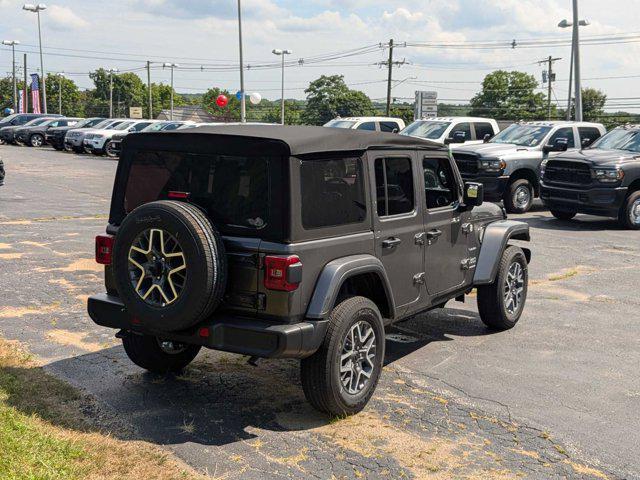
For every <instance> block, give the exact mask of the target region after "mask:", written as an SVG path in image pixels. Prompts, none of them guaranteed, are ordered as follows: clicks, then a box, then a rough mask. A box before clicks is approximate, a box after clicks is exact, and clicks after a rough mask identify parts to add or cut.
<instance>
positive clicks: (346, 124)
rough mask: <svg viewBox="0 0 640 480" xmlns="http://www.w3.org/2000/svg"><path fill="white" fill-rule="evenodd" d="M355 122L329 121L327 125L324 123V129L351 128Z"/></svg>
mask: <svg viewBox="0 0 640 480" xmlns="http://www.w3.org/2000/svg"><path fill="white" fill-rule="evenodd" d="M355 124H356V122H353V121H351V120H331V121H330V122H328V123H325V125H324V126H325V127H329V128H353V126H354V125H355Z"/></svg>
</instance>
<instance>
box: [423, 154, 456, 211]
mask: <svg viewBox="0 0 640 480" xmlns="http://www.w3.org/2000/svg"><path fill="white" fill-rule="evenodd" d="M422 168H423V171H424V191H425V194H426V195H425V196H426V199H427V208H428V209H429V210H431V209H434V208H442V207H448V206H450V205H453V204H455V203H456V202H457V200H458V193H457V192H458V189H457V186H456V177H455V175H454V173H453V170H452V169H451V164H450V163H449V161H448V160H447V159H445V158H425V159H424V160H422Z"/></svg>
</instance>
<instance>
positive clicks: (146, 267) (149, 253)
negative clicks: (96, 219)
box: [113, 201, 227, 332]
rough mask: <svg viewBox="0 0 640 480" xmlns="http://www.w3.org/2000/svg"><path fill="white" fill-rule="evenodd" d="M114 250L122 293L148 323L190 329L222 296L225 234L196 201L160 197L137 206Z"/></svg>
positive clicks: (168, 328)
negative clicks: (223, 236)
mask: <svg viewBox="0 0 640 480" xmlns="http://www.w3.org/2000/svg"><path fill="white" fill-rule="evenodd" d="M113 255H114V258H113V268H114V274H115V279H116V286H117V289H118V293H119V294H120V298H121V300H122V302H123V303H124V305H125V307H126V308H127V310H128V312H129V313H130V314H131V315H132V316H133V317H134V318H136V319H137V321H139V322H140V324H141V325H143V326H144V327H146V328H148V329H151V330H153V331H156V332H163V331H164V332H172V331H178V330H184V329H187V328H189V327H192V326H194V325H196V324H197V323H198V322H200V321H202V320H203V319H205V318H207V317H208V316H209V315H211V313H212V312H213V311H214V310H215V309H216V307H218V305H219V304H220V302H221V300H222V296H223V294H224V291H225V287H226V279H227V264H226V256H225V251H224V244H223V242H222V237H221V236H220V233H219V232H218V231H217V230H216V229H215V227H214V226H213V225H212V224H211V222H210V221H209V219H208V218H207V217H206V216H205V215H204V213H203V212H202V211H200V210H199V209H198V207H196V206H194V205H191V204H188V203H183V202H173V201H158V202H152V203H147V204H145V205H142V206H140V207H138V208H136V209H135V210H133V211H132V212H131V213H129V215H127V217H126V218H125V219H124V221H123V222H122V224H121V225H120V227H119V229H118V234H117V236H116V241H115V246H114V252H113Z"/></svg>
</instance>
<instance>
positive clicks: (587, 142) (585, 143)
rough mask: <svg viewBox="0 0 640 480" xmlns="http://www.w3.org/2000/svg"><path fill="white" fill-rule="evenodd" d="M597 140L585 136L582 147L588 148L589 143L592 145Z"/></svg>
mask: <svg viewBox="0 0 640 480" xmlns="http://www.w3.org/2000/svg"><path fill="white" fill-rule="evenodd" d="M594 141H595V140H591V139H590V138H583V139H582V142H581V143H582V148H587V147H588V146H589V145H591V144H592V143H593V142H594Z"/></svg>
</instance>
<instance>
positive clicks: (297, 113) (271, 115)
mask: <svg viewBox="0 0 640 480" xmlns="http://www.w3.org/2000/svg"><path fill="white" fill-rule="evenodd" d="M280 109H281V107H280V102H275V103H273V104H272V105H270V106H269V107H268V109H267V111H266V112H265V114H264V116H263V117H262V121H263V122H266V123H280V117H281V112H280ZM301 116H302V109H301V108H300V105H299V104H298V103H296V102H294V101H289V100H285V102H284V123H285V125H300V124H301V123H302V118H301Z"/></svg>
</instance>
